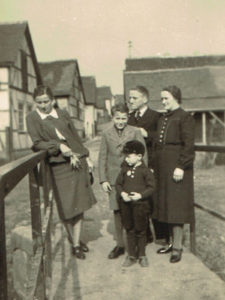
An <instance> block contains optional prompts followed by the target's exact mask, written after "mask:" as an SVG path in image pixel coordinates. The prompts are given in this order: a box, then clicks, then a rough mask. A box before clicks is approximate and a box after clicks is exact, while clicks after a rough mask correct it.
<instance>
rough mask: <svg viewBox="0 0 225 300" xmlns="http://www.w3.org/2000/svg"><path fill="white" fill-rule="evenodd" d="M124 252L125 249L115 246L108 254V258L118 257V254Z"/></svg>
mask: <svg viewBox="0 0 225 300" xmlns="http://www.w3.org/2000/svg"><path fill="white" fill-rule="evenodd" d="M124 253H125V249H124V248H123V247H118V246H116V247H115V248H114V249H113V250H112V251H111V252H110V253H109V255H108V258H109V259H114V258H117V257H119V256H120V255H122V254H124Z"/></svg>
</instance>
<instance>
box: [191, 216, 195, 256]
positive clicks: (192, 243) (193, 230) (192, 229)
mask: <svg viewBox="0 0 225 300" xmlns="http://www.w3.org/2000/svg"><path fill="white" fill-rule="evenodd" d="M195 245H196V238H195V220H193V222H191V224H190V248H191V252H192V253H193V254H195V253H196V247H195Z"/></svg>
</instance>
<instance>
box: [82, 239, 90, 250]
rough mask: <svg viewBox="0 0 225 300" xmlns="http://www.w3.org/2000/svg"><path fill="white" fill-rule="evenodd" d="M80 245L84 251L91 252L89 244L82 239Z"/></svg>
mask: <svg viewBox="0 0 225 300" xmlns="http://www.w3.org/2000/svg"><path fill="white" fill-rule="evenodd" d="M80 247H81V248H82V250H83V252H89V248H88V246H87V245H86V244H85V243H83V242H82V241H80Z"/></svg>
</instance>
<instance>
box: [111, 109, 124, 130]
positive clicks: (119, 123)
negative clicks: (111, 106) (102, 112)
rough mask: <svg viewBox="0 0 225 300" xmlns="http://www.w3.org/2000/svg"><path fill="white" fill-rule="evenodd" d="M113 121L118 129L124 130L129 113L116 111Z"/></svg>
mask: <svg viewBox="0 0 225 300" xmlns="http://www.w3.org/2000/svg"><path fill="white" fill-rule="evenodd" d="M112 121H113V123H114V125H115V127H116V128H117V129H119V130H123V129H124V127H125V126H126V125H127V121H128V116H127V113H123V112H120V111H116V112H115V114H114V116H113V117H112Z"/></svg>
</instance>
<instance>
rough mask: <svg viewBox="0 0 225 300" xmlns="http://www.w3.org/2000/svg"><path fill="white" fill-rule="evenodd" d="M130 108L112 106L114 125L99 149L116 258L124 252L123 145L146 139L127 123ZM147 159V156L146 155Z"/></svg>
mask: <svg viewBox="0 0 225 300" xmlns="http://www.w3.org/2000/svg"><path fill="white" fill-rule="evenodd" d="M127 121H128V108H127V106H125V105H124V104H119V105H116V106H114V107H113V108H112V123H113V124H112V125H111V126H110V127H109V128H108V129H106V130H105V131H103V133H102V140H101V145H100V151H99V159H98V162H99V180H100V184H101V185H102V188H103V190H104V191H105V192H106V193H108V195H109V204H110V209H111V210H113V212H114V225H115V238H116V242H117V244H116V247H115V248H114V249H113V250H112V251H111V252H110V253H109V255H108V258H109V259H114V258H117V257H119V256H120V255H122V254H124V252H125V250H124V240H123V227H122V223H121V216H120V212H119V207H118V203H117V199H116V190H115V182H116V178H117V176H118V174H119V172H120V166H121V163H122V162H123V160H124V155H123V153H122V150H123V146H124V145H125V144H126V142H128V141H131V140H134V139H135V140H139V141H140V142H142V143H143V144H144V143H145V142H144V139H143V137H142V135H141V133H140V130H139V129H137V128H135V127H132V126H129V125H127ZM145 159H146V161H147V156H145Z"/></svg>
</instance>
